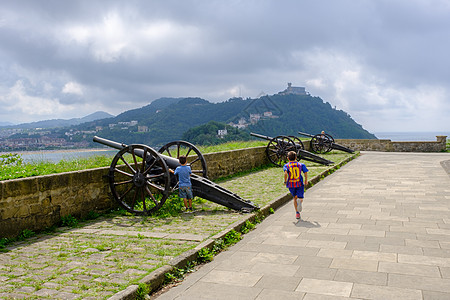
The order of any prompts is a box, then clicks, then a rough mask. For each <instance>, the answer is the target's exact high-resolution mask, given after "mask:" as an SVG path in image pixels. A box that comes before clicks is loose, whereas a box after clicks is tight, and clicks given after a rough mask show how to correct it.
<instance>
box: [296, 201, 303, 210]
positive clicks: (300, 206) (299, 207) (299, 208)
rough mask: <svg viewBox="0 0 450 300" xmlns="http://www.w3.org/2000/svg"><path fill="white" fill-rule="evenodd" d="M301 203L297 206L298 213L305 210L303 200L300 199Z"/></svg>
mask: <svg viewBox="0 0 450 300" xmlns="http://www.w3.org/2000/svg"><path fill="white" fill-rule="evenodd" d="M299 200H300V201H299V202H298V205H297V211H298V212H301V211H302V210H303V208H302V205H303V198H299Z"/></svg>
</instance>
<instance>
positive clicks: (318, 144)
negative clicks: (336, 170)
mask: <svg viewBox="0 0 450 300" xmlns="http://www.w3.org/2000/svg"><path fill="white" fill-rule="evenodd" d="M310 144H311V150H312V151H313V152H315V153H327V152H329V151H331V144H332V141H331V139H330V138H329V137H328V136H327V135H326V134H325V135H322V134H316V135H315V136H313V137H312V139H311V142H310Z"/></svg>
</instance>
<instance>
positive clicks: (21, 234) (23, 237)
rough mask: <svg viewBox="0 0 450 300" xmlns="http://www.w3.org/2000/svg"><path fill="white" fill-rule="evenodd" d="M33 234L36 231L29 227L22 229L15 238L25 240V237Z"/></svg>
mask: <svg viewBox="0 0 450 300" xmlns="http://www.w3.org/2000/svg"><path fill="white" fill-rule="evenodd" d="M35 235H36V233H34V231H31V230H29V229H24V230H23V231H22V232H21V233H20V234H19V236H17V240H19V241H23V240H25V239H27V238H30V237H32V236H35Z"/></svg>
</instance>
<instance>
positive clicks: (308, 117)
mask: <svg viewBox="0 0 450 300" xmlns="http://www.w3.org/2000/svg"><path fill="white" fill-rule="evenodd" d="M132 120H134V121H138V125H136V126H135V127H136V128H133V127H129V128H128V129H127V130H124V128H123V126H115V127H112V128H111V127H109V126H108V125H109V124H111V123H119V122H129V121H132ZM209 121H217V122H223V123H231V122H232V123H234V124H238V123H239V122H240V123H241V124H245V125H247V127H246V128H245V130H247V131H252V132H257V133H260V134H264V135H269V136H277V135H296V136H299V134H298V133H297V132H298V131H302V132H307V133H311V134H317V133H320V131H322V130H324V131H325V132H327V133H329V134H331V135H332V136H333V137H334V138H357V139H367V138H368V139H372V138H376V137H375V136H374V135H373V134H371V133H369V132H368V131H367V130H365V129H363V128H362V126H361V125H359V124H357V123H356V122H355V121H354V120H353V119H352V118H351V117H350V115H348V114H347V113H346V112H344V111H341V110H335V109H333V108H332V107H331V105H330V104H329V103H325V102H324V101H323V100H322V99H320V98H319V97H312V96H309V95H280V94H277V95H272V96H264V97H261V98H258V99H246V100H244V99H242V98H231V99H229V100H227V101H225V102H221V103H211V102H208V101H206V100H204V99H201V98H164V99H158V100H155V101H153V102H152V103H151V104H149V105H147V106H144V107H142V108H139V109H134V110H129V111H126V112H124V113H122V114H120V115H118V116H117V117H115V118H110V119H107V120H98V121H95V122H92V123H86V124H85V125H84V128H82V129H83V130H87V129H92V128H94V127H95V126H102V127H103V130H101V131H100V132H97V135H99V136H102V137H105V138H109V139H112V140H115V141H119V142H123V143H127V144H130V143H144V144H147V145H150V146H157V145H163V144H165V143H167V142H170V141H173V140H179V139H181V137H182V135H183V133H184V132H186V131H187V130H188V129H190V128H193V127H196V126H199V125H202V124H205V123H208V122H209ZM138 126H141V131H142V126H145V127H146V130H147V129H148V131H147V132H138V128H137V127H138Z"/></svg>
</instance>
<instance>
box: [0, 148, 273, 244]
mask: <svg viewBox="0 0 450 300" xmlns="http://www.w3.org/2000/svg"><path fill="white" fill-rule="evenodd" d="M264 150H265V147H259V148H253V149H243V150H235V151H228V152H219V153H212V154H205V155H204V157H205V160H206V163H207V165H208V174H209V175H208V177H209V178H210V179H216V178H219V177H224V176H229V175H232V174H235V173H238V172H242V171H246V170H251V169H252V168H255V167H258V166H261V165H263V164H266V163H267V162H268V161H267V158H266V155H265V152H264ZM108 169H109V167H105V168H97V169H90V170H84V171H77V172H67V173H61V174H54V175H46V176H36V177H29V178H23V179H13V180H4V181H0V186H1V197H0V238H1V237H14V236H16V235H18V234H19V233H20V232H22V231H23V230H24V229H29V230H33V231H39V230H43V229H45V228H48V227H51V226H53V225H55V224H58V223H59V222H60V220H61V218H62V217H64V216H68V215H71V216H74V217H77V218H83V217H86V216H87V214H88V213H89V212H93V211H94V212H104V211H108V210H110V209H112V208H114V207H117V204H116V203H115V201H114V200H113V198H112V196H111V193H110V190H109V184H108V179H107V178H106V177H105V175H107V174H108Z"/></svg>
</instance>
